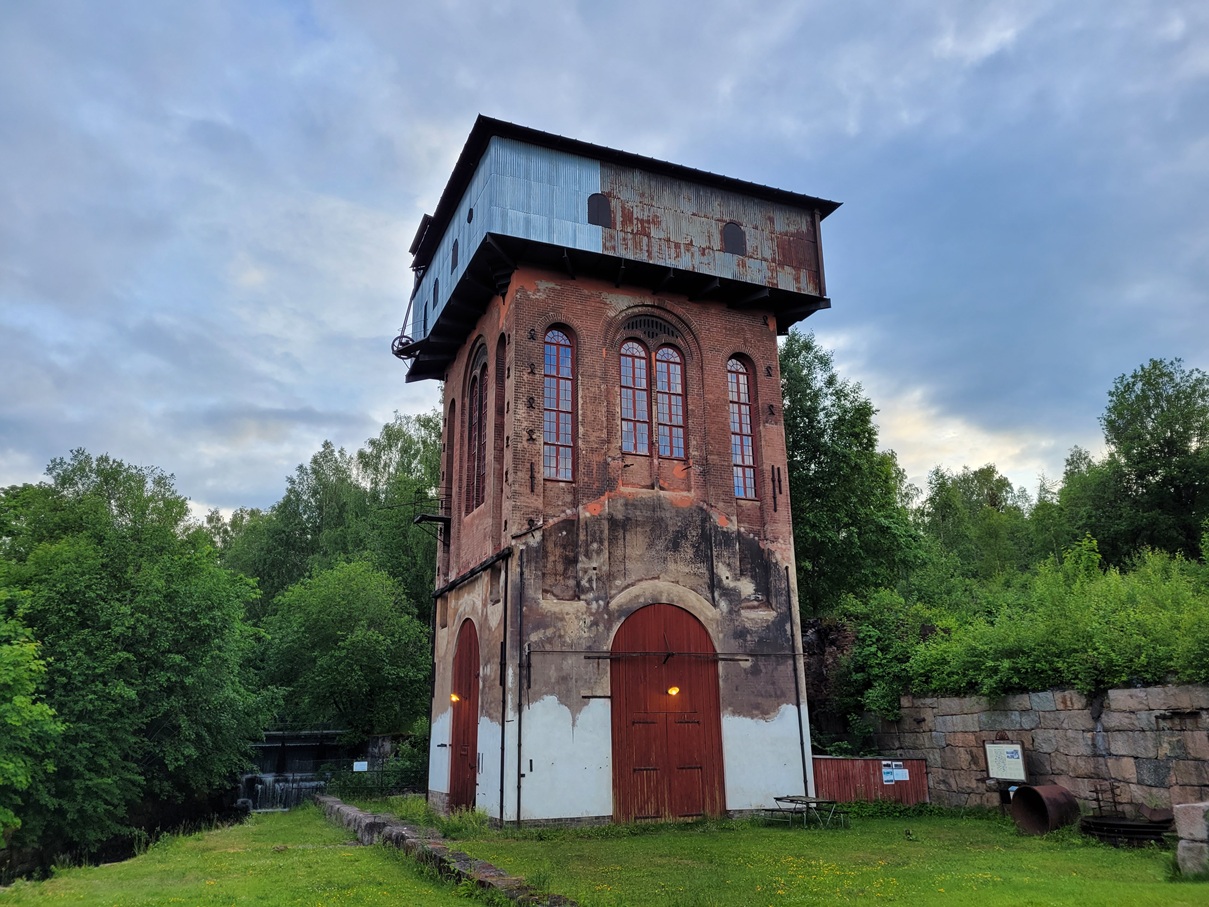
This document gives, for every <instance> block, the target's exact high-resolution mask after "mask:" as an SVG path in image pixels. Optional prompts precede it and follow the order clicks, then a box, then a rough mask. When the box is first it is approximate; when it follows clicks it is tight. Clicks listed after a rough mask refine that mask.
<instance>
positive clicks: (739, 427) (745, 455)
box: [726, 358, 756, 498]
mask: <svg viewBox="0 0 1209 907" xmlns="http://www.w3.org/2000/svg"><path fill="white" fill-rule="evenodd" d="M726 386H727V400H728V401H729V403H730V461H731V467H732V469H733V472H734V480H735V497H736V498H754V497H755V496H756V445H755V432H754V431H753V429H752V422H751V409H752V405H751V403H752V401H751V381H750V376H749V374H748V371H747V366H746V365H744V364H743V363H742V362H741V361H739V360H738V359H733V358H732V359H730V360H728V361H727V363H726Z"/></svg>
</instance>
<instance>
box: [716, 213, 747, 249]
mask: <svg viewBox="0 0 1209 907" xmlns="http://www.w3.org/2000/svg"><path fill="white" fill-rule="evenodd" d="M722 251H723V252H731V253H733V254H734V255H746V254H747V237H746V236H744V235H743V228H742V227H740V226H739V225H738V224H736V223H735V222H734V221H733V220H732V221H730V222H729V223H727V224H726V225H725V226H723V227H722Z"/></svg>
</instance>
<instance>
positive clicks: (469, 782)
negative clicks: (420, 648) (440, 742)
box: [449, 620, 479, 810]
mask: <svg viewBox="0 0 1209 907" xmlns="http://www.w3.org/2000/svg"><path fill="white" fill-rule="evenodd" d="M449 699H450V708H451V710H452V712H453V721H452V727H451V730H450V739H449V808H450V809H451V810H453V809H474V799H475V789H476V785H477V779H478V767H479V765H478V759H479V753H478V749H479V634H478V631H477V630H476V629H475V626H474V621H471V620H466V621H463V622H462V626H461V629H459V630H458V640H457V643H456V644H455V647H454V653H453V677H452V682H451V684H450V695H449Z"/></svg>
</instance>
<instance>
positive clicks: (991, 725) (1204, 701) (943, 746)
mask: <svg viewBox="0 0 1209 907" xmlns="http://www.w3.org/2000/svg"><path fill="white" fill-rule="evenodd" d="M873 724H874V728H875V735H874V736H875V744H876V746H877V748H878V752H879V753H880V754H882V755H886V756H891V755H893V756H900V757H902V758H907V759H924V760H926V761H927V763H928V777H929V784H930V785H931V790H930V792H929V793H930V796H931V799H932V802H933V803H939V804H942V805H947V806H957V807H960V806H976V805H985V806H996V805H998V803H999V794H998V789H997V787H996V786H990V787H988V785H987V783H986V774H987V772H986V756H985V752H984V750H983V743H984V742H986V741H994V740H996V739H1000V740H1003V739H1006V740H1012V741H1019V742H1020V743H1021V744H1023V747H1024V751H1025V761H1026V766H1027V769H1028V774H1029V783H1030V784H1061V785H1062V786H1063V787H1066V788H1067V789H1069V790H1070V791H1071V792H1072V793H1073V794H1074V795H1075V796H1076V797H1077V798H1079V800H1080V802H1081V804H1082V805H1083V806H1084V807H1085V809H1091V808H1094V806H1095V804H1096V796H1097V792H1098V793H1099V795H1100V797H1101V798H1105V797H1111V796H1112V795H1113V793H1115V796H1116V799H1117V802H1118V805H1119V808H1120V810H1121V811H1122V812H1124V813H1125V814H1126V815H1137V814H1138V812H1139V810H1140V809H1141V808H1142V807H1152V808H1166V807H1172V806H1175V805H1178V804H1183V803H1195V802H1199V801H1204V800H1209V686H1161V687H1146V688H1138V689H1123V690H1109V691H1108V692H1107V693H1106V694H1103V695H1101V696H1096V697H1088V696H1085V695H1083V694H1082V693H1077V692H1075V691H1073V690H1048V691H1045V692H1039V693H1023V694H1019V695H1014V696H1004V697H1000V698H997V699H990V698H987V697H984V696H968V697H960V698H947V697H946V698H941V697H911V696H904V697H903V699H902V717H900V718H899V719H898V720H897V721H884V720H877V719H874V721H873ZM1110 786H1111V791H1110Z"/></svg>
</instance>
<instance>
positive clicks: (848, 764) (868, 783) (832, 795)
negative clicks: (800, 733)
mask: <svg viewBox="0 0 1209 907" xmlns="http://www.w3.org/2000/svg"><path fill="white" fill-rule="evenodd" d="M884 761H889V760H883V759H882V758H881V757H879V756H873V757H871V758H848V757H843V756H815V757H814V785H815V789H816V791H817V793H816V796H818V797H822V798H823V799H826V800H838V801H839V802H841V803H853V802H855V801H857V800H893V801H895V802H898V803H904V804H906V805H908V806H910V805H913V804H915V803H927V802H928V763H927V762H925V761H924V760H923V759H894V760H893V761H894V762H896V763H899V764H901V766H902V767H903V768H904V769H905V770H906V772H907V775H908V777H907V779H906V780H900V781H895V782H894V783H893V784H886V783H885V782H884V781H883V780H882V763H883V762H884Z"/></svg>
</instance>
